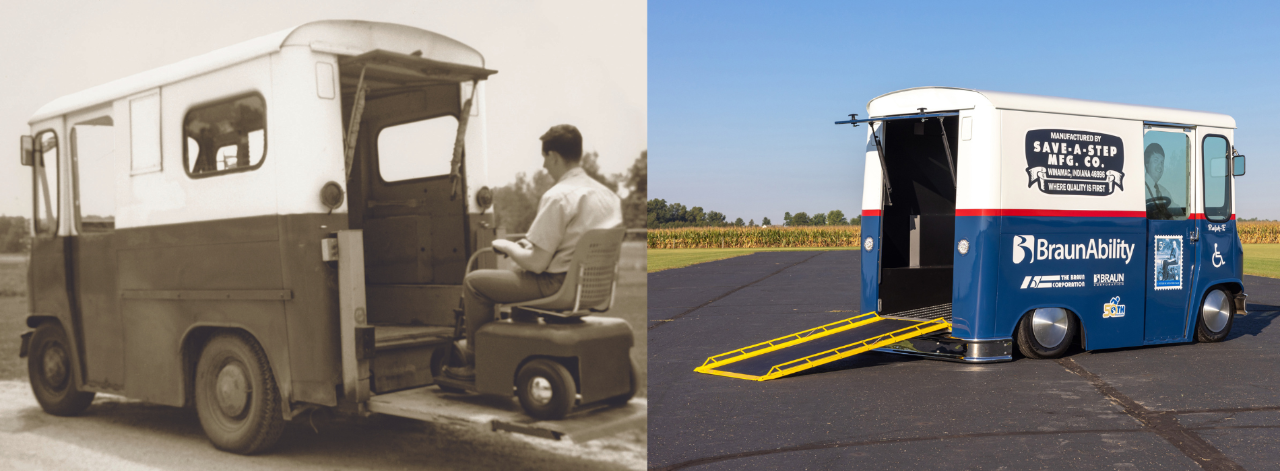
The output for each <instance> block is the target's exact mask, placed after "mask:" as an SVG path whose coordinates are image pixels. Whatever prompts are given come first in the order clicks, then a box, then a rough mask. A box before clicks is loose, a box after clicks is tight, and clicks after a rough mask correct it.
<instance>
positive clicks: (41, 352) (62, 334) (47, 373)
mask: <svg viewBox="0 0 1280 471" xmlns="http://www.w3.org/2000/svg"><path fill="white" fill-rule="evenodd" d="M70 344H71V343H70V342H68V341H67V332H66V331H65V330H62V325H60V324H58V323H57V322H45V323H43V324H40V326H39V327H36V332H35V334H32V336H31V347H30V349H29V350H28V351H27V375H28V376H29V377H30V378H31V392H33V393H35V396H36V401H37V402H39V403H40V408H41V409H44V411H45V412H48V413H50V414H53V415H60V416H64V417H65V416H72V415H78V414H80V413H81V412H84V410H85V409H86V408H88V407H89V403H91V402H93V396H94V393H93V392H83V391H77V390H76V385H75V381H74V380H73V378H72V377H71V375H72V369H71V348H70Z"/></svg>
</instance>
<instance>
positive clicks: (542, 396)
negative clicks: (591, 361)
mask: <svg viewBox="0 0 1280 471" xmlns="http://www.w3.org/2000/svg"><path fill="white" fill-rule="evenodd" d="M577 392H578V388H577V386H576V385H575V384H574V382H573V375H571V374H569V370H567V369H565V367H564V365H561V364H559V363H556V362H554V361H551V360H548V359H545V358H538V359H535V360H532V361H530V362H529V363H526V364H525V365H524V367H522V368H520V373H518V374H516V397H518V398H520V407H523V408H524V411H525V413H526V414H529V416H530V417H533V418H535V419H538V420H560V419H563V418H564V416H565V415H567V414H568V413H569V411H570V410H572V409H573V402H574V400H575V399H576V396H577ZM547 394H549V397H548V396H546V395H547Z"/></svg>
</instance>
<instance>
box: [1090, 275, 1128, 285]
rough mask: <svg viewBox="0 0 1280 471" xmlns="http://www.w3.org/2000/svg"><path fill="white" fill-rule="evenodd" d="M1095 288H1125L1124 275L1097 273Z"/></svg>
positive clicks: (1094, 280)
mask: <svg viewBox="0 0 1280 471" xmlns="http://www.w3.org/2000/svg"><path fill="white" fill-rule="evenodd" d="M1093 285H1094V286H1124V273H1095V274H1094V275H1093Z"/></svg>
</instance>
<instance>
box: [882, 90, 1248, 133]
mask: <svg viewBox="0 0 1280 471" xmlns="http://www.w3.org/2000/svg"><path fill="white" fill-rule="evenodd" d="M917 105H918V106H917ZM966 105H967V107H968V108H972V107H975V106H979V107H988V106H989V107H993V108H996V109H1002V110H1019V111H1037V112H1045V113H1060V114H1071V115H1080V116H1096V117H1101V118H1118V119H1132V120H1138V121H1157V122H1164V123H1176V124H1191V125H1199V126H1213V127H1220V128H1229V129H1235V127H1236V120H1235V119H1234V118H1232V117H1231V116H1228V115H1225V114H1220V113H1207V112H1204V111H1192V110H1182V109H1176V108H1161V107H1156V106H1140V105H1126V104H1123V103H1111V102H1106V101H1093V100H1077V99H1074V98H1059V97H1051V96H1041V95H1027V94H1023V93H1008V92H993V91H988V90H973V89H968V88H954V87H917V88H908V89H906V90H898V91H896V92H889V93H886V94H884V95H880V96H878V97H875V98H872V99H871V101H869V102H867V112H868V113H869V114H870V115H871V116H870V117H881V116H887V115H894V114H905V113H915V112H917V111H916V108H919V107H925V108H928V109H929V110H931V111H932V110H937V111H943V110H954V109H966V108H965V106H966ZM957 106H959V107H957Z"/></svg>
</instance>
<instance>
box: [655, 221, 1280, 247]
mask: <svg viewBox="0 0 1280 471" xmlns="http://www.w3.org/2000/svg"><path fill="white" fill-rule="evenodd" d="M860 229H861V228H859V227H858V226H807V227H804V226H802V227H686V228H681V229H649V232H648V239H649V248H651V249H714V248H745V249H755V248H773V247H856V246H857V245H858V244H859V241H858V239H859V238H860V237H859V236H860V233H861V230H860ZM1236 230H1237V231H1239V232H1240V242H1242V243H1245V244H1280V222H1275V221H1236Z"/></svg>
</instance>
